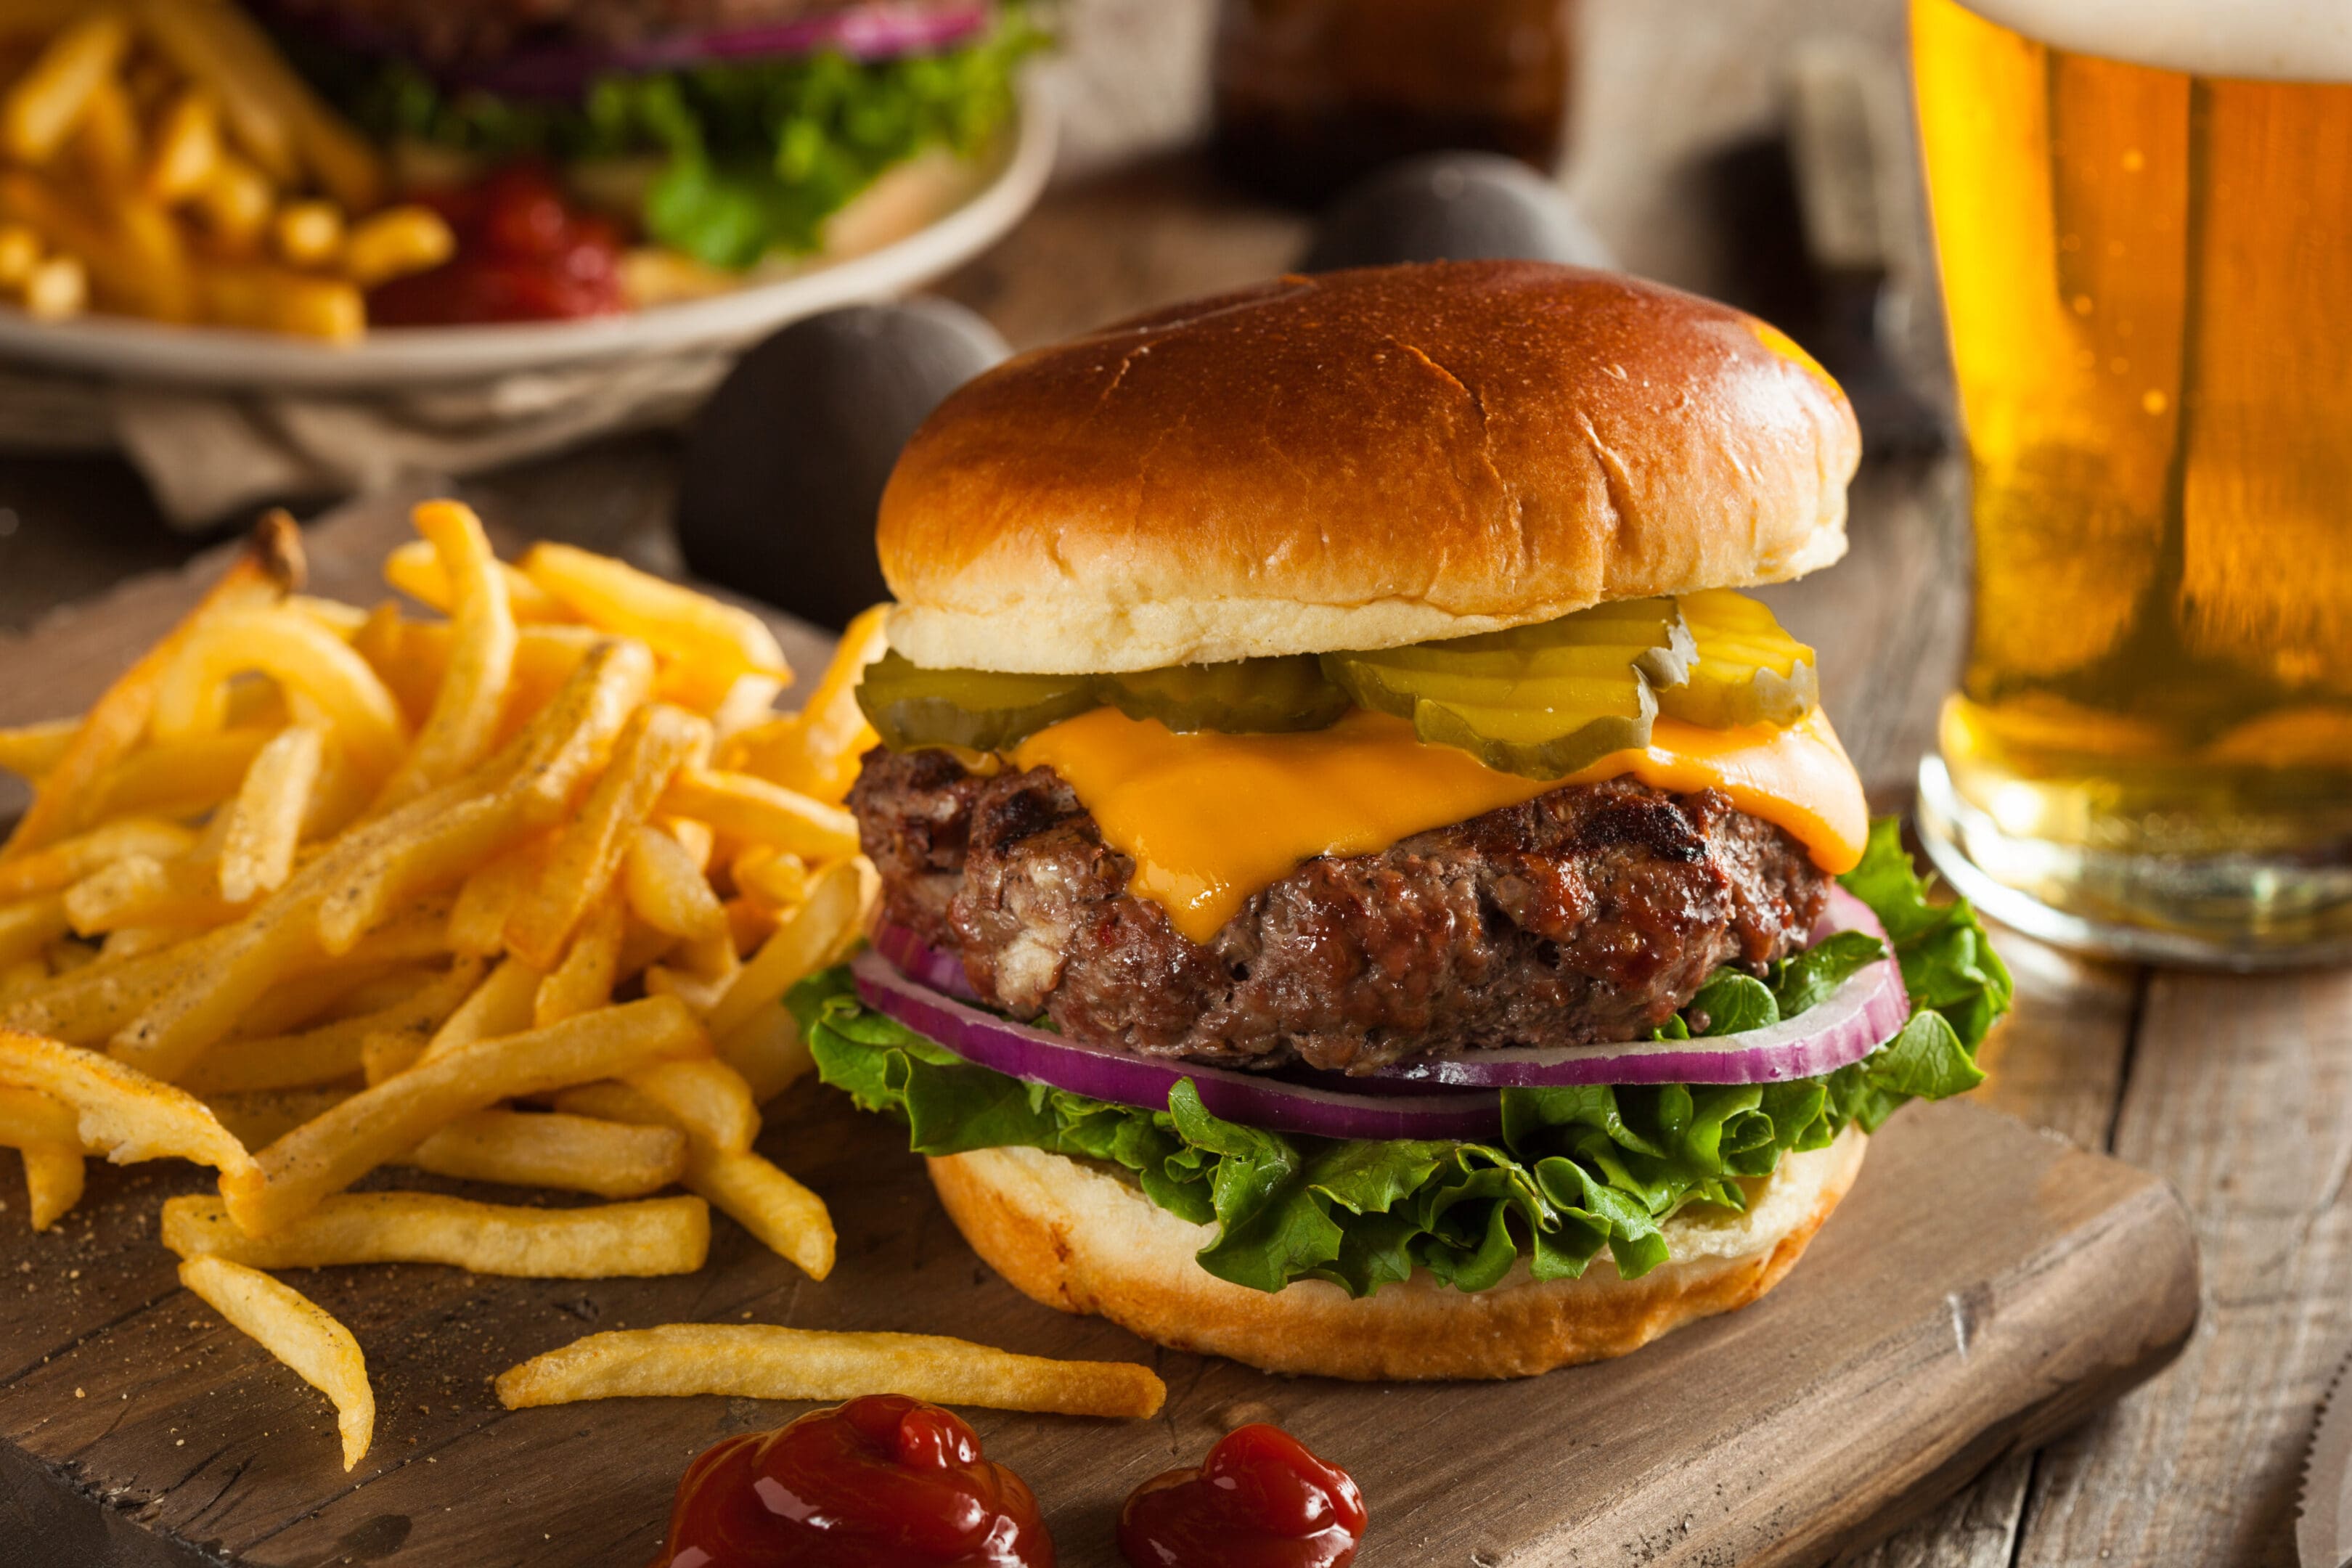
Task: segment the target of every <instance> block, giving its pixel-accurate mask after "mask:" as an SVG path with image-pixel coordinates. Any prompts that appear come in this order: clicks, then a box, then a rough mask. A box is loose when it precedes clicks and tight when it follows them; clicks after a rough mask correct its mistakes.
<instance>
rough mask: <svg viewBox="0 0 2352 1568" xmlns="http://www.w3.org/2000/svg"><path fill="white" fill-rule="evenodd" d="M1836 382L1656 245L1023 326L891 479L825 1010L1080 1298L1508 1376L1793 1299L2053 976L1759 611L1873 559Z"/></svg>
mask: <svg viewBox="0 0 2352 1568" xmlns="http://www.w3.org/2000/svg"><path fill="white" fill-rule="evenodd" d="M1858 446H1859V442H1858V437H1857V435H1856V432H1855V428H1854V423H1853V416H1852V413H1851V411H1850V409H1849V408H1848V406H1847V404H1846V400H1845V398H1844V397H1843V395H1842V394H1841V393H1840V391H1839V390H1838V388H1837V387H1836V385H1835V384H1833V383H1832V382H1831V380H1830V379H1829V378H1828V377H1827V376H1826V375H1824V374H1822V371H1821V369H1820V368H1819V367H1818V366H1817V365H1815V364H1814V363H1813V362H1812V361H1811V359H1810V358H1808V357H1807V356H1806V355H1805V353H1803V352H1802V351H1801V349H1799V348H1798V347H1797V346H1796V345H1795V344H1794V343H1793V342H1790V340H1789V339H1787V338H1786V337H1784V336H1782V335H1781V334H1780V333H1779V332H1777V331H1774V330H1773V329H1772V328H1770V327H1769V326H1767V325H1765V324H1764V323H1762V322H1760V321H1756V320H1754V319H1753V318H1750V317H1748V316H1746V315H1743V314H1741V313H1740V312H1738V311H1737V310H1730V309H1727V308H1726V307H1723V306H1720V305H1717V304H1713V303H1710V302H1708V301H1706V300H1699V299H1696V298H1693V297H1691V296H1689V295H1685V294H1682V293H1678V292H1675V291H1674V290H1672V289H1664V288H1660V287H1657V286H1654V285H1652V284H1648V283H1643V282H1641V281H1638V280H1635V279H1628V278H1622V277H1617V276H1613V275H1610V274H1606V273H1599V272H1591V271H1582V270H1578V269H1573V268H1560V267H1553V266H1548V265H1539V264H1534V263H1518V262H1475V263H1454V264H1441V265H1432V266H1423V267H1402V268H1380V269H1370V270H1363V271H1354V272H1338V273H1330V274H1326V275H1323V276H1320V277H1315V278H1286V279H1281V280H1279V281H1277V282H1274V283H1270V284H1267V285H1265V286H1264V287H1261V288H1257V289H1249V290H1245V291H1243V292H1240V293H1236V294H1232V295H1227V296H1224V297H1222V298H1217V299H1212V300H1202V301H1199V302H1195V303H1192V304H1186V305H1181V306H1177V307H1173V308H1171V309H1169V310H1161V311H1159V312H1156V313H1154V314H1151V315H1149V316H1144V317H1140V318H1138V319H1136V320H1134V321H1128V322H1125V323H1123V324H1120V325H1118V326H1115V327H1112V328H1109V329H1108V330H1106V331H1101V332H1098V333H1097V334H1095V335H1093V336H1090V337H1087V338H1082V339H1079V340H1077V341H1076V342H1069V343H1065V344H1062V345H1059V346H1056V347H1052V348H1047V349H1043V350H1039V351H1036V352H1034V353H1028V354H1025V355H1023V356H1021V357H1019V358H1016V359H1014V360H1012V361H1010V362H1008V363H1005V364H1004V365H1003V366H1001V367H999V368H998V369H996V370H995V371H993V372H992V373H990V374H987V375H984V376H982V377H981V378H980V379H979V380H977V381H975V382H973V383H971V384H969V385H967V386H966V387H965V388H963V389H962V390H961V391H960V392H958V393H957V394H956V395H953V396H951V397H950V398H949V399H948V400H947V402H946V403H944V404H943V405H941V406H940V408H939V410H938V411H937V412H936V413H935V414H933V415H932V416H931V417H930V419H929V421H928V422H927V423H926V424H925V425H924V426H922V427H921V429H920V430H919V432H918V433H917V434H916V436H915V437H914V438H913V440H912V441H911V442H910V443H909V444H908V447H907V449H906V451H905V453H904V454H903V456H902V457H901V458H900V460H899V462H898V467H897V468H896V470H895V471H894V473H893V474H892V476H891V479H890V481H889V485H888V488H887V492H886V494H885V497H884V500H883V503H882V509H881V514H880V520H879V529H878V534H877V545H878V549H879V552H880V556H881V564H882V569H883V573H884V574H885V577H886V579H887V582H888V584H889V585H890V588H891V591H892V593H893V594H894V595H895V596H896V603H895V605H894V606H893V607H892V608H891V610H890V611H889V616H888V621H887V628H888V642H889V651H888V652H887V654H886V655H884V656H883V657H882V658H880V659H879V660H877V662H875V663H873V664H871V665H869V666H868V667H867V668H866V675H865V679H864V681H863V684H862V685H861V687H860V689H859V700H860V705H861V706H862V707H863V708H864V710H865V711H866V715H867V717H868V719H869V721H871V722H872V724H873V725H874V727H875V729H876V731H877V735H878V736H879V738H880V742H881V743H880V744H879V745H877V746H876V747H875V748H874V749H873V750H871V751H870V752H867V753H866V755H865V757H864V759H863V763H862V771H861V773H860V776H859V779H858V782H857V784H856V788H855V790H854V791H853V793H852V795H851V797H850V804H851V807H852V809H853V810H854V811H855V813H856V816H857V820H858V826H859V831H860V834H861V836H862V838H863V841H864V845H865V848H866V853H867V855H868V856H869V857H870V858H872V860H873V862H874V865H875V867H876V868H877V871H878V873H879V875H880V882H881V897H880V904H879V909H880V913H879V917H878V924H877V928H876V930H875V932H874V942H873V945H872V947H871V948H870V949H869V950H868V951H867V952H864V953H862V954H860V955H859V956H858V957H857V958H856V960H855V962H854V963H851V964H849V965H847V966H845V967H843V968H840V969H836V970H834V971H831V972H828V973H824V974H820V975H818V976H815V977H814V978H812V979H811V980H810V981H808V982H806V983H804V984H803V985H802V986H801V987H800V988H799V989H798V990H797V991H796V992H795V994H794V995H793V1008H794V1010H795V1012H796V1013H797V1015H798V1016H799V1017H800V1020H801V1023H802V1026H803V1032H804V1034H805V1036H806V1037H807V1040H808V1043H809V1047H810V1049H811V1051H812V1054H813V1055H814V1058H815V1061H816V1064H817V1068H818V1070H819V1073H820V1075H821V1077H822V1078H823V1079H824V1081H826V1082H828V1083H831V1084H834V1085H835V1086H837V1087H839V1088H841V1089H845V1090H846V1091H847V1092H848V1093H849V1094H850V1095H851V1096H852V1097H853V1098H854V1099H855V1100H856V1102H857V1103H858V1105H859V1106H860V1107H862V1108H863V1109H866V1110H872V1111H876V1112H878V1113H882V1114H886V1115H890V1116H893V1117H896V1118H898V1119H899V1120H901V1121H904V1122H905V1123H906V1125H907V1127H908V1134H909V1139H910V1142H911V1144H912V1146H913V1147H914V1149H915V1150H916V1151H918V1152H920V1153H922V1154H924V1155H926V1156H928V1158H929V1170H930V1174H931V1178H932V1181H933V1184H934V1185H935V1187H936V1188H937V1190H938V1193H939V1195H940V1200H941V1201H942V1203H943V1204H944V1205H945V1207H946V1209H947V1212H948V1213H949V1215H950V1216H951V1217H952V1218H953V1220H954V1221H955V1223H956V1225H957V1226H958V1227H959V1228H960V1229H961V1231H962V1233H963V1235H964V1236H965V1237H966V1238H967V1239H968V1240H969V1241H970V1242H971V1245H972V1247H974V1249H975V1250H976V1251H978V1253H979V1254H980V1256H981V1257H982V1258H984V1259H985V1260H987V1261H988V1262H989V1263H990V1264H991V1265H992V1267H994V1268H996V1269H997V1270H998V1271H999V1272H1000V1273H1002V1274H1003V1276H1004V1277H1005V1278H1006V1279H1009V1280H1011V1281H1012V1283H1013V1284H1014V1285H1015V1286H1017V1287H1018V1288H1019V1289H1022V1290H1024V1292H1026V1293H1027V1294H1029V1295H1030V1296H1032V1297H1034V1298H1035V1299H1036V1300H1040V1301H1043V1302H1045V1303H1048V1304H1050V1305H1053V1306H1056V1307H1060V1308H1063V1309H1065V1310H1071V1311H1076V1312H1097V1313H1100V1314H1102V1315H1104V1316H1106V1317H1108V1318H1110V1319H1112V1320H1114V1321H1118V1322H1119V1323H1121V1324H1124V1325H1125V1326H1126V1327H1128V1328H1129V1329H1131V1330H1133V1331H1136V1332H1138V1333H1139V1334H1141V1335H1143V1336H1145V1337H1147V1338H1150V1339H1152V1340H1155V1341H1158V1342H1160V1343H1163V1344H1167V1345H1171V1346H1175V1347H1179V1348H1181V1349H1186V1350H1192V1351H1198V1352H1214V1353H1217V1354H1221V1355H1225V1356H1230V1357H1233V1358H1234V1359H1236V1360H1239V1361H1243V1362H1246V1363H1251V1364H1254V1365H1256V1366H1260V1367H1264V1368H1266V1369H1268V1370H1272V1371H1277V1372H1284V1373H1316V1374H1323V1375H1332V1376H1340V1377H1353V1378H1432V1377H1503V1376H1517V1375H1524V1374H1528V1373H1540V1372H1543V1371H1545V1370H1547V1369H1549V1368H1551V1367H1555V1366H1559V1365H1562V1364H1565V1363H1574V1362H1582V1361H1589V1360H1593V1359H1597V1358H1601V1357H1606V1356H1613V1355H1618V1354H1622V1353H1623V1352H1628V1351H1631V1350H1633V1349H1635V1348H1637V1347H1638V1346H1640V1345H1642V1344H1643V1343H1644V1342H1647V1341H1649V1340H1651V1339H1653V1338H1654V1337H1655V1336H1657V1335H1659V1334H1661V1333H1664V1332H1666V1331H1670V1330H1672V1329H1674V1328H1675V1327H1676V1326H1678V1325H1680V1324H1682V1323H1685V1322H1687V1321H1691V1320H1693V1319H1696V1318H1699V1317H1702V1316H1706V1315H1707V1314H1710V1313H1716V1312H1721V1311H1726V1310H1731V1309H1734V1308H1737V1307H1739V1306H1741V1305H1743V1304H1745V1303H1747V1302H1748V1301H1751V1300H1755V1299H1756V1298H1757V1297H1759V1296H1760V1295H1761V1294H1763V1293H1764V1292H1765V1291H1766V1290H1769V1289H1770V1288H1771V1287H1772V1286H1773V1285H1774V1284H1775V1283H1776V1282H1777V1281H1778V1280H1779V1279H1780V1278H1781V1277H1782V1276H1783V1275H1784V1274H1785V1273H1786V1272H1787V1270H1788V1269H1789V1268H1790V1267H1791V1266H1792V1265H1793V1264H1794V1263H1795V1261H1796V1259H1797V1258H1798V1257H1799V1255H1800V1254H1801V1252H1802V1251H1803V1250H1804V1248H1805V1246H1806V1244H1807V1242H1808V1240H1809V1239H1810V1238H1811V1236H1812V1235H1813V1233H1814V1232H1815V1230H1816V1229H1817V1228H1818V1227H1819V1226H1821V1225H1822V1222H1823V1221H1824V1220H1825V1219H1826V1218H1827V1217H1828V1215H1829V1214H1830V1212H1831V1211H1832V1209H1834V1208H1835V1207H1836V1205H1837V1204H1838V1202H1839V1200H1840V1199H1841V1198H1842V1197H1843V1195H1844V1194H1845V1193H1846V1191H1847V1189H1848V1188H1849V1187H1850V1186H1851V1184H1853V1180H1854V1177H1855V1173H1856V1172H1857V1170H1858V1169H1859V1167H1860V1165H1861V1163H1862V1161H1863V1157H1864V1151H1865V1149H1866V1147H1867V1143H1868V1138H1869V1135H1870V1133H1871V1132H1872V1131H1874V1130H1875V1129H1876V1128H1877V1127H1878V1126H1879V1125H1880V1124H1881V1123H1882V1122H1883V1121H1885V1118H1886V1117H1887V1116H1888V1115H1890V1114H1891V1113H1892V1112H1893V1111H1894V1110H1896V1109H1897V1108H1898V1107H1899V1106H1900V1105H1901V1104H1903V1103H1904V1102H1905V1101H1906V1100H1910V1099H1914V1098H1937V1097H1941V1096H1945V1095H1949V1094H1953V1093H1957V1092H1959V1091H1961V1090H1964V1089H1968V1088H1969V1087H1970V1086H1972V1085H1973V1084H1975V1083H1976V1082H1978V1081H1979V1079H1980V1077H1981V1075H1980V1073H1979V1070H1978V1068H1977V1067H1976V1065H1975V1062H1974V1052H1975V1049H1976V1047H1977V1045H1978V1044H1979V1041H1981V1040H1982V1038H1983V1037H1984V1035H1985V1032H1986V1030H1987V1029H1988V1028H1989V1027H1990V1025H1991V1023H1992V1021H1993V1019H1994V1018H1995V1017H1996V1016H1998V1015H1999V1013H2000V1011H2001V1010H2002V1009H2003V1008H2004V1007H2005V1006H2006V1005H2007V1003H2008V997H2009V980H2008V976H2007V974H2006V973H2005V972H2004V971H2003V970H2002V968H2001V965H2000V960H1999V958H1998V957H1997V956H1995V955H1994V953H1993V952H1992V950H1991V948H1990V946H1989V945H1988V943H1987V942H1986V940H1985V935H1984V931H1983V930H1982V928H1981V927H1980V926H1979V923H1978V921H1977V920H1976V917H1975V916H1974V915H1973V914H1972V913H1971V912H1970V911H1969V909H1968V907H1967V905H1965V904H1964V903H1947V904H1940V905H1939V904H1934V903H1931V902H1930V901H1929V900H1927V897H1926V893H1927V889H1926V888H1925V886H1924V885H1923V884H1922V883H1921V881H1920V880H1919V879H1918V878H1917V877H1916V875H1915V873H1914V872H1913V869H1912V867H1911V863H1910V860H1909V858H1908V857H1907V855H1906V852H1905V851H1904V849H1903V847H1902V846H1901V843H1900V840H1899V837H1897V834H1896V832H1895V825H1894V824H1893V823H1892V822H1882V823H1879V824H1877V825H1875V826H1874V825H1872V824H1871V823H1870V822H1869V821H1868V819H1867V816H1866V812H1865V809H1864V800H1863V793H1862V788H1861V785H1860V783H1859V782H1858V780H1857V779H1856V777H1855V774H1854V772H1853V766H1852V764H1851V763H1849V762H1848V761H1847V759H1846V756H1845V753H1844V752H1843V749H1842V748H1841V747H1840V745H1839V742H1838V740H1837V736H1836V733H1835V731H1834V730H1833V729H1832V726H1831V724H1830V722H1829V720H1828V718H1827V716H1826V715H1825V714H1824V713H1823V712H1822V710H1821V707H1820V702H1819V693H1818V681H1817V679H1816V676H1815V670H1814V661H1813V655H1812V651H1811V648H1809V647H1806V646H1805V645H1803V644H1801V643H1800V642H1798V641H1797V640H1796V639H1795V638H1794V637H1792V636H1791V635H1790V633H1789V632H1788V631H1787V630H1786V629H1785V628H1783V627H1782V626H1780V624H1779V622H1778V620H1777V619H1776V618H1775V617H1774V616H1773V615H1772V613H1771V612H1770V611H1769V609H1768V608H1767V607H1766V606H1765V605H1762V604H1760V603H1759V602H1758V601H1756V600H1754V599H1752V598H1749V597H1748V596H1746V595H1742V594H1740V593H1739V592H1738V590H1739V589H1741V588H1744V587H1748V586H1750V585H1754V584H1764V583H1772V582H1779V581H1782V580H1785V579H1789V578H1792V577H1795V576H1798V575H1800V574H1804V573H1807V572H1811V571H1813V570H1815V569H1817V568H1820V567H1823V566H1827V565H1829V564H1830V563H1832V562H1834V561H1836V560H1837V559H1838V558H1839V556H1840V555H1841V554H1843V551H1844V549H1845V539H1844V519H1845V495H1844V491H1845V485H1846V481H1847V479H1849V477H1850V476H1851V474H1852V473H1853V468H1854V466H1855V463H1856V460H1857V454H1858Z"/></svg>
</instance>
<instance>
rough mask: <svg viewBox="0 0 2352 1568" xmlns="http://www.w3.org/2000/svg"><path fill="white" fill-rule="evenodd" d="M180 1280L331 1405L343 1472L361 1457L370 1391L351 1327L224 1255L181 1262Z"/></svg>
mask: <svg viewBox="0 0 2352 1568" xmlns="http://www.w3.org/2000/svg"><path fill="white" fill-rule="evenodd" d="M180 1283H181V1284H183V1285H184V1286H186V1287H187V1288H188V1289H190V1290H192V1291H194V1293H195V1294H196V1295H197V1296H199V1297H201V1298H203V1300H204V1301H205V1304H206V1305H208V1306H210V1307H211V1308H212V1310H214V1311H215V1312H218V1313H219V1314H220V1315H221V1316H222V1317H224V1318H226V1319H227V1320H228V1321H229V1323H230V1325H231V1326H232V1327H234V1328H236V1330H237V1331H239V1332H241V1333H244V1334H246V1335H247V1337H249V1338H250V1339H252V1340H253V1341H254V1342H255V1343H257V1344H258V1345H260V1346H261V1348H262V1349H264V1350H266V1351H268V1352H269V1353H270V1354H271V1355H273V1356H275V1357H277V1358H278V1360H279V1361H280V1362H282V1363H285V1364H286V1365H287V1366H289V1367H290V1368H292V1369H293V1370H294V1372H295V1373H297V1374H298V1375H299V1376H300V1378H301V1379H302V1381H303V1382H305V1383H307V1384H310V1386H311V1387H313V1388H315V1389H317V1390H318V1391H319V1392H320V1393H321V1394H325V1395H326V1396H327V1398H328V1399H329V1400H330V1401H331V1402H332V1403H333V1405H334V1406H335V1425H336V1426H338V1427H339V1428H340V1429H341V1432H342V1437H343V1468H344V1469H345V1470H347V1471H348V1470H349V1469H351V1468H352V1467H353V1466H354V1465H357V1464H358V1463H359V1462H360V1460H361V1459H362V1458H365V1457H366V1455H367V1451H368V1444H369V1442H370V1441H371V1440H373V1437H374V1436H375V1391H374V1390H373V1388H371V1387H370V1386H369V1385H368V1376H367V1361H366V1359H365V1358H364V1357H362V1355H361V1354H360V1346H359V1342H358V1341H357V1340H354V1339H353V1338H352V1331H350V1330H349V1329H347V1328H345V1327H343V1325H342V1324H341V1323H339V1322H337V1321H335V1320H334V1319H333V1318H332V1317H331V1316H330V1315H329V1314H328V1312H327V1310H325V1309H324V1308H322V1307H320V1305H319V1304H318V1303H317V1302H316V1301H313V1300H310V1298H309V1297H307V1296H305V1295H303V1294H302V1293H301V1292H300V1291H299V1290H297V1289H294V1288H293V1287H292V1286H290V1285H285V1284H280V1283H279V1282H278V1280H275V1279H271V1278H270V1277H269V1276H268V1275H267V1274H264V1273H262V1272H261V1271H260V1270H259V1269H257V1268H247V1267H246V1266H245V1265H244V1264H242V1263H232V1262H230V1261H229V1260H228V1259H226V1258H187V1259H185V1260H184V1261H183V1262H182V1263H181V1265H180Z"/></svg>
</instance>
